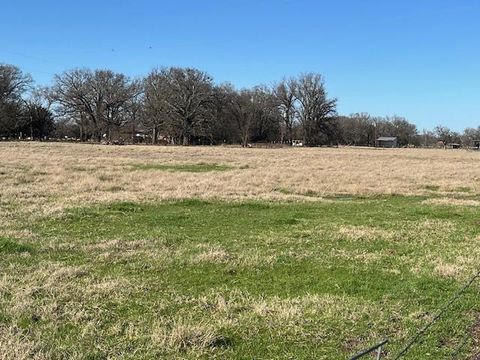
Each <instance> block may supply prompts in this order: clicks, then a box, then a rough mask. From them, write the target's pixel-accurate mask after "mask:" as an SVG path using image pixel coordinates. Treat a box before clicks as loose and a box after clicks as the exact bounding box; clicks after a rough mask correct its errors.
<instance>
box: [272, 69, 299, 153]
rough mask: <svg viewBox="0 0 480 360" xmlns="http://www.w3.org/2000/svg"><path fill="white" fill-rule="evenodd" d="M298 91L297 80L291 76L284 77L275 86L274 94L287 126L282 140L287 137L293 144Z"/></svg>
mask: <svg viewBox="0 0 480 360" xmlns="http://www.w3.org/2000/svg"><path fill="white" fill-rule="evenodd" d="M296 92H297V82H296V80H295V79H293V78H290V79H288V80H286V79H283V80H282V81H281V82H280V83H279V84H278V85H276V86H275V88H274V94H275V96H276V98H277V101H278V106H279V108H280V111H281V114H282V118H283V123H284V127H285V130H284V131H283V132H282V139H281V141H282V142H283V141H284V138H286V140H287V142H288V143H289V144H292V140H293V138H292V136H293V125H294V122H295V117H296V114H297V109H296V102H297V98H296Z"/></svg>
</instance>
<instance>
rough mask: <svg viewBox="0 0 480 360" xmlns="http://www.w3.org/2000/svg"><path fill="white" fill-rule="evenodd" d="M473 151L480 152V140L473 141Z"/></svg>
mask: <svg viewBox="0 0 480 360" xmlns="http://www.w3.org/2000/svg"><path fill="white" fill-rule="evenodd" d="M473 150H480V140H473Z"/></svg>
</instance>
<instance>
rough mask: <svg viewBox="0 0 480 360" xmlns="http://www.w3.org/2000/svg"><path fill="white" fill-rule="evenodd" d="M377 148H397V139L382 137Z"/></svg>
mask: <svg viewBox="0 0 480 360" xmlns="http://www.w3.org/2000/svg"><path fill="white" fill-rule="evenodd" d="M377 146H378V147H383V148H396V147H397V137H396V136H380V137H379V138H378V139H377Z"/></svg>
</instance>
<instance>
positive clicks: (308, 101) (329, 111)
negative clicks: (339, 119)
mask: <svg viewBox="0 0 480 360" xmlns="http://www.w3.org/2000/svg"><path fill="white" fill-rule="evenodd" d="M296 97H297V99H298V101H299V103H300V106H299V110H298V112H299V118H300V122H301V124H302V128H303V134H304V143H305V144H307V145H319V144H321V143H323V142H325V141H326V139H328V138H330V137H331V135H332V133H333V126H334V119H335V116H336V114H337V113H336V104H337V99H328V98H327V92H326V90H325V86H324V82H323V79H322V76H321V75H320V74H315V73H307V74H303V75H301V76H300V77H299V79H298V86H297V91H296Z"/></svg>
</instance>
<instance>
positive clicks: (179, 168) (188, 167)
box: [132, 163, 233, 173]
mask: <svg viewBox="0 0 480 360" xmlns="http://www.w3.org/2000/svg"><path fill="white" fill-rule="evenodd" d="M231 169H233V167H231V166H228V165H219V164H203V163H202V164H136V165H132V170H161V171H170V172H192V173H203V172H211V171H226V170H231Z"/></svg>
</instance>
